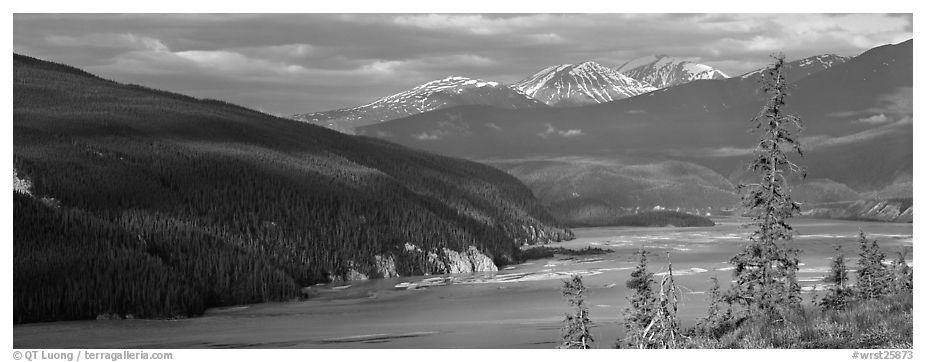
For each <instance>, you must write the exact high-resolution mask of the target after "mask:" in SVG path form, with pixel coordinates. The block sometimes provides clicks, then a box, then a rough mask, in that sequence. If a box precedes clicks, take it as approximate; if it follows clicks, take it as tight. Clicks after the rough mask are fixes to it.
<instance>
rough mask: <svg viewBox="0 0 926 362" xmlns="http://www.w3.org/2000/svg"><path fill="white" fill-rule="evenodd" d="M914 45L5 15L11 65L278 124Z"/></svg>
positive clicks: (345, 22)
mask: <svg viewBox="0 0 926 362" xmlns="http://www.w3.org/2000/svg"><path fill="white" fill-rule="evenodd" d="M912 37H913V17H912V15H911V14H125V15H120V14H66V15H60V14H14V16H13V50H14V51H15V52H16V53H19V54H24V55H29V56H33V57H37V58H41V59H46V60H51V61H55V62H59V63H64V64H68V65H72V66H75V67H78V68H82V69H84V70H87V71H89V72H91V73H94V74H97V75H100V76H102V77H104V78H108V79H112V80H115V81H118V82H123V83H135V84H141V85H145V86H148V87H153V88H158V89H164V90H169V91H173V92H178V93H183V94H187V95H191V96H194V97H200V98H212V99H221V100H225V101H228V102H232V103H236V104H239V105H242V106H246V107H249V108H254V109H258V110H261V111H264V112H267V113H271V114H277V115H284V116H285V115H292V114H298V113H310V112H318V111H326V110H332V109H338V108H343V107H350V106H357V105H362V104H366V103H369V102H371V101H373V100H375V99H377V98H380V97H383V96H387V95H390V94H394V93H397V92H400V91H403V90H405V89H408V88H411V87H414V86H416V85H418V84H421V83H425V82H428V81H431V80H435V79H441V78H445V77H448V76H451V75H455V76H465V77H472V78H480V79H484V80H490V81H497V82H501V83H513V82H516V81H518V80H520V79H523V78H526V77H528V76H529V75H531V74H533V73H535V72H537V71H539V70H541V69H543V68H546V67H548V66H551V65H556V64H564V63H580V62H583V61H587V60H592V61H597V62H599V63H601V64H603V65H605V66H610V67H617V66H619V65H621V64H623V63H624V62H626V61H629V60H631V59H634V58H637V57H642V56H648V55H653V54H665V55H669V56H673V57H679V58H687V59H692V60H695V61H698V62H700V63H703V64H707V65H710V66H713V67H715V68H717V69H720V70H721V71H723V72H725V73H726V74H728V75H731V76H735V75H739V74H743V73H746V72H749V71H752V70H754V69H757V68H760V67H762V66H764V65H765V64H767V63H768V61H769V57H768V55H769V54H771V53H775V52H783V53H784V54H785V55H786V56H787V57H788V59H800V58H803V57H808V56H813V55H818V54H825V53H832V54H838V55H843V56H855V55H858V54H860V53H862V52H864V51H866V50H868V49H870V48H873V47H876V46H879V45H884V44H890V43H898V42H901V41H904V40H907V39H910V38H912Z"/></svg>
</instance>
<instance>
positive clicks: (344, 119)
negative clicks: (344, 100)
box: [291, 76, 544, 134]
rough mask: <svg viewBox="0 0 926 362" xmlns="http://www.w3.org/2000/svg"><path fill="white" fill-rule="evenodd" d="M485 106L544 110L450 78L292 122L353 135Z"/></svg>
mask: <svg viewBox="0 0 926 362" xmlns="http://www.w3.org/2000/svg"><path fill="white" fill-rule="evenodd" d="M468 104H484V105H490V106H495V107H498V108H503V109H518V108H531V107H542V106H544V105H543V104H542V103H540V102H538V101H536V100H534V99H532V98H530V97H528V96H526V95H524V94H522V93H520V92H518V91H517V90H514V89H512V88H510V87H508V86H506V85H503V84H500V83H498V82H491V81H485V80H481V79H474V78H467V77H459V76H449V77H446V78H443V79H438V80H433V81H430V82H426V83H424V84H420V85H418V86H415V87H413V88H411V89H408V90H405V91H402V92H399V93H396V94H393V95H389V96H386V97H382V98H379V99H377V100H375V101H373V102H370V103H367V104H364V105H361V106H356V107H349V108H342V109H336V110H332V111H324V112H315V113H306V114H296V115H293V116H291V118H293V119H295V120H297V121H300V122H306V123H312V124H316V125H320V126H323V127H328V128H331V129H334V130H337V131H339V132H343V133H348V134H352V133H354V129H355V128H356V127H360V126H364V125H369V124H375V123H380V122H385V121H389V120H392V119H396V118H402V117H406V116H410V115H414V114H418V113H422V112H427V111H432V110H437V109H442V108H447V107H452V106H455V105H468Z"/></svg>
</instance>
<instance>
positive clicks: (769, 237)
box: [730, 55, 806, 318]
mask: <svg viewBox="0 0 926 362" xmlns="http://www.w3.org/2000/svg"><path fill="white" fill-rule="evenodd" d="M773 58H774V62H773V63H772V65H771V66H769V67H767V68H766V69H765V70H764V71H763V73H762V83H761V84H762V85H761V89H762V91H763V92H764V93H765V94H766V95H767V96H768V99H767V101H766V103H765V106H764V107H763V108H762V110H761V111H760V112H759V114H758V115H757V116H756V117H755V118H753V119H752V123H753V125H754V127H755V130H756V131H758V132H759V133H760V138H759V140H758V143H757V145H756V147H755V149H754V151H753V156H754V157H753V159H752V161H751V162H750V164H749V169H750V170H751V171H753V172H755V173H757V175H758V177H759V180H758V182H757V183H753V184H745V185H739V186H738V189H739V191H740V193H741V195H742V199H743V205H744V206H745V207H746V209H747V213H746V214H747V215H749V216H751V219H752V220H751V222H750V223H748V224H747V225H746V226H747V227H754V228H755V231H754V232H753V233H752V235H750V237H749V243H748V245H746V246H745V247H744V248H743V250H742V251H741V252H740V253H739V254H737V255H736V256H734V257H733V258H732V259H731V260H730V262H731V264H733V267H734V269H733V274H734V277H735V283H734V285H733V288H732V290H731V292H732V297H733V299H734V300H735V301H736V302H737V303H739V304H742V305H743V306H745V307H746V310H747V311H748V315H757V314H766V315H770V316H772V317H774V318H777V316H780V312H781V309H782V308H788V307H795V306H798V305H799V304H800V301H801V297H800V292H801V290H800V285H798V283H797V280H796V273H797V269H798V258H797V254H798V251H797V250H795V249H793V248H788V247H786V245H785V243H787V242H789V241H790V240H791V239H792V236H793V230H792V228H791V225H789V224H788V219H789V218H791V217H792V216H793V215H794V214H795V213H797V212H798V211H799V210H800V206H799V204H798V203H797V202H795V201H794V200H792V198H791V191H790V189H789V187H788V184H787V179H786V177H787V176H788V175H799V176H800V177H804V176H805V175H806V173H805V172H804V169H803V168H801V167H800V166H798V165H797V164H795V163H794V162H792V161H791V160H790V159H789V156H788V154H789V153H792V152H796V153H797V154H798V155H800V156H803V152H802V150H801V145H800V143H799V142H798V139H797V136H798V134H799V133H800V131H801V130H802V129H803V124H802V121H801V119H800V117H798V116H795V115H792V114H786V113H785V112H784V109H783V108H784V106H785V98H786V96H787V95H788V88H789V87H788V83H787V82H786V81H785V78H784V74H782V67H783V65H784V56H783V55H775V56H773Z"/></svg>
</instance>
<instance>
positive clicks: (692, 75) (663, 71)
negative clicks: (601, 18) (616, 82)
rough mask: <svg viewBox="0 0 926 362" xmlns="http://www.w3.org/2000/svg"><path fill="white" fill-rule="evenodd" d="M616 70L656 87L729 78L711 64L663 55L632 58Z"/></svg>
mask: <svg viewBox="0 0 926 362" xmlns="http://www.w3.org/2000/svg"><path fill="white" fill-rule="evenodd" d="M617 71H618V72H620V73H623V74H625V75H627V76H628V77H631V78H633V79H636V80H638V81H642V82H647V83H649V84H652V85H653V86H654V87H657V88H666V87H671V86H676V85H679V84H685V83H688V82H691V81H694V80H698V79H725V78H729V76H728V75H726V74H725V73H723V72H721V71H720V70H718V69H716V68H713V67H711V66H708V65H704V64H700V63H696V62H695V61H693V60H688V59H680V58H673V57H668V56H665V55H650V56H645V57H641V58H637V59H633V60H631V61H628V62H626V63H624V64H622V65H621V66H620V67H617Z"/></svg>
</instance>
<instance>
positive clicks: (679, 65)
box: [290, 56, 726, 134]
mask: <svg viewBox="0 0 926 362" xmlns="http://www.w3.org/2000/svg"><path fill="white" fill-rule="evenodd" d="M651 58H652V59H655V60H654V61H653V62H651V63H646V62H645V60H647V59H651ZM631 64H633V65H634V68H633V69H629V68H628V70H631V71H632V73H628V75H630V76H628V75H625V74H622V73H621V72H619V71H617V70H615V69H612V68H608V67H605V66H603V65H601V64H599V63H596V62H594V61H585V62H582V63H579V64H560V65H553V66H550V67H547V68H544V69H542V70H540V71H539V72H537V73H535V74H533V75H531V76H528V77H527V78H524V79H522V80H520V81H518V82H515V83H513V84H510V85H504V84H501V83H498V82H492V81H485V80H480V79H472V78H466V77H458V76H451V77H447V78H444V79H439V80H434V81H430V82H427V83H424V84H421V85H418V86H416V87H414V88H412V89H409V90H406V91H402V92H399V93H396V94H393V95H390V96H386V97H383V98H380V99H378V100H376V101H373V102H372V103H369V104H366V105H362V106H357V107H350V108H342V109H336V110H332V111H324V112H315V113H303V114H296V115H293V116H291V117H290V118H293V119H295V120H297V121H301V122H307V123H312V124H316V125H319V126H323V127H327V128H330V129H333V130H336V131H339V132H343V133H347V134H353V133H354V132H355V129H356V128H358V127H362V126H367V125H371V124H377V123H382V122H386V121H390V120H393V119H399V118H403V117H408V116H412V115H415V114H419V113H424V112H428V111H433V110H438V109H444V108H451V107H455V106H464V105H485V106H492V107H496V108H501V109H515V110H516V109H528V108H538V107H541V106H543V105H548V106H553V107H577V106H584V105H589V104H598V103H605V102H611V101H615V100H619V99H624V98H628V97H633V96H638V95H641V94H644V93H647V92H651V91H654V90H656V89H659V88H664V87H666V86H668V85H666V84H665V83H667V82H668V83H671V85H678V84H684V83H687V82H690V81H694V80H698V79H715V78H726V75H724V74H723V73H722V72H720V71H719V70H716V69H714V68H712V67H710V66H707V65H703V64H697V63H694V62H693V61H689V60H678V59H675V58H667V57H665V56H654V57H647V58H640V59H637V60H635V61H631V62H628V63H625V64H624V65H623V66H622V67H625V68H626V67H627V66H629V65H631ZM631 74H632V75H631ZM652 81H657V82H659V84H661V85H662V86H653V84H652V83H651V82H652Z"/></svg>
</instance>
